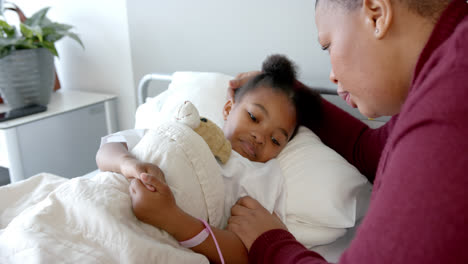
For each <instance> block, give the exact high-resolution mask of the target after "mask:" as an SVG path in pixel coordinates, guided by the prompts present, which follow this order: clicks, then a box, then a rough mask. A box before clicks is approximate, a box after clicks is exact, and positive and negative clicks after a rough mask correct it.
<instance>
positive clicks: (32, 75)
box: [0, 0, 83, 108]
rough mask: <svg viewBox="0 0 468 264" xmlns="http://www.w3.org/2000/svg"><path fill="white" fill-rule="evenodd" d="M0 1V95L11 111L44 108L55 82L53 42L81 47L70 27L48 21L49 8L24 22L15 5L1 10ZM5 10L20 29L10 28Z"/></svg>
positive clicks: (54, 49)
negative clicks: (69, 42)
mask: <svg viewBox="0 0 468 264" xmlns="http://www.w3.org/2000/svg"><path fill="white" fill-rule="evenodd" d="M1 1H2V0H0V94H1V96H2V97H3V99H4V100H5V101H6V103H7V104H8V105H9V106H10V107H11V108H20V107H23V106H25V105H28V104H34V103H35V104H42V105H46V104H47V103H48V102H49V99H50V95H51V93H52V89H53V86H54V81H55V67H54V56H58V53H57V50H56V48H55V42H57V41H58V40H60V39H62V38H63V37H70V38H72V39H74V40H75V41H77V42H78V43H79V44H80V45H81V46H83V43H82V42H81V40H80V38H79V37H78V35H76V34H75V33H73V32H71V31H70V30H71V29H72V26H70V25H67V24H61V23H56V22H52V21H50V20H49V19H48V18H47V17H46V15H47V12H48V11H49V7H46V8H43V9H41V10H39V11H38V12H36V13H35V14H33V15H32V16H31V17H30V18H26V17H25V16H24V14H23V12H22V11H21V10H20V9H19V8H18V7H17V6H16V5H14V4H12V3H7V2H6V3H7V4H9V5H11V7H6V8H5V6H3V4H2V3H1ZM4 10H13V11H15V12H16V13H17V14H18V16H19V18H20V21H21V22H20V25H19V29H18V28H17V27H15V26H13V25H11V24H9V23H8V22H7V21H6V19H5V18H4V16H3V11H4Z"/></svg>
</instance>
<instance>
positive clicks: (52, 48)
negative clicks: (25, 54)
mask: <svg viewBox="0 0 468 264" xmlns="http://www.w3.org/2000/svg"><path fill="white" fill-rule="evenodd" d="M42 46H43V47H44V48H46V49H48V50H49V51H50V52H51V53H52V54H54V55H55V56H57V57H58V56H59V55H58V52H57V49H56V48H55V45H54V43H52V42H48V41H44V42H43V43H42Z"/></svg>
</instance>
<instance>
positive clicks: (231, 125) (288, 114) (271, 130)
mask: <svg viewBox="0 0 468 264" xmlns="http://www.w3.org/2000/svg"><path fill="white" fill-rule="evenodd" d="M223 114H224V120H225V122H224V127H223V130H224V135H225V136H226V138H227V139H228V140H229V141H230V142H231V144H232V148H233V149H234V150H235V151H236V152H238V153H239V154H241V155H242V156H243V157H245V158H247V159H249V160H251V161H257V162H267V161H268V160H270V159H272V158H275V157H276V156H278V154H279V153H280V151H281V150H282V149H283V148H284V147H285V146H286V144H287V143H288V141H289V139H290V138H291V136H292V134H293V132H294V129H295V127H296V109H295V107H294V105H293V104H292V102H291V100H290V99H289V98H288V97H287V96H286V95H285V94H283V93H281V92H276V91H273V90H272V89H270V88H264V87H259V88H257V89H255V90H253V91H251V92H248V93H246V94H245V95H244V96H243V97H242V98H241V99H240V100H238V101H236V102H235V103H234V102H233V101H232V100H229V101H228V102H227V103H226V105H225V106H224V111H223Z"/></svg>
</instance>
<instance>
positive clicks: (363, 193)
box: [136, 72, 371, 247]
mask: <svg viewBox="0 0 468 264" xmlns="http://www.w3.org/2000/svg"><path fill="white" fill-rule="evenodd" d="M232 78H233V77H232V76H228V75H225V74H221V73H206V72H176V73H174V74H173V80H172V82H171V84H170V86H169V88H168V90H167V91H165V92H163V93H161V94H160V95H158V96H156V97H155V98H153V99H149V100H147V103H145V104H143V105H141V106H140V107H139V108H138V110H137V114H136V128H148V127H150V125H149V123H150V122H152V121H151V120H155V118H164V117H165V116H166V115H165V113H173V111H174V107H176V106H177V105H178V104H179V103H181V102H182V101H186V100H189V101H192V102H193V103H194V105H195V106H196V107H197V108H198V110H199V112H200V115H202V116H205V117H207V118H209V119H211V120H213V122H215V123H216V124H217V125H219V126H220V127H222V126H223V123H224V121H223V116H222V108H223V106H224V104H225V102H226V92H227V87H228V82H229V80H231V79H232ZM278 159H279V162H280V166H281V168H282V172H283V175H284V177H285V179H286V184H287V186H286V188H287V201H286V204H287V208H286V213H287V216H286V224H287V225H288V227H289V229H290V230H291V232H292V233H293V234H294V235H295V236H296V238H298V239H299V241H300V242H302V243H304V244H305V245H306V246H307V247H312V246H316V245H319V244H326V243H330V242H332V241H334V240H336V239H337V238H338V237H340V236H342V235H343V234H344V233H345V232H346V228H349V227H352V226H354V224H355V221H356V220H358V219H359V218H361V217H362V216H363V215H364V212H365V209H366V208H367V204H368V199H369V196H370V188H371V186H370V184H369V183H368V182H367V180H366V178H365V177H363V176H362V175H361V174H360V173H359V171H358V170H357V169H356V168H355V167H353V166H352V165H350V164H349V163H348V162H347V161H346V160H345V159H344V158H342V157H341V156H340V155H339V154H337V153H336V152H335V151H334V150H332V149H330V148H328V147H327V146H325V144H323V143H322V142H321V141H320V139H319V138H318V137H317V136H316V135H315V134H314V133H313V132H312V131H310V130H309V129H307V128H305V127H301V128H300V129H299V131H298V133H297V134H296V136H295V137H294V138H293V140H291V142H289V143H288V145H287V146H286V148H285V149H284V150H283V151H282V152H281V153H280V155H279V156H278ZM356 205H358V207H359V208H361V207H362V208H364V209H363V210H362V208H361V210H358V209H359V208H357V206H356ZM357 211H358V213H356V212H357ZM360 211H363V212H360ZM305 230H309V231H310V232H306V231H305Z"/></svg>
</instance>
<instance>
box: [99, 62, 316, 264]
mask: <svg viewBox="0 0 468 264" xmlns="http://www.w3.org/2000/svg"><path fill="white" fill-rule="evenodd" d="M295 80H296V73H295V67H294V65H293V64H292V62H290V61H289V60H288V59H287V58H285V57H283V56H280V55H273V56H270V57H268V58H267V59H266V61H265V62H264V64H263V69H262V73H261V74H260V75H258V76H257V77H255V78H253V79H252V80H251V81H250V82H249V83H247V84H246V85H245V86H244V87H242V88H240V89H237V90H236V94H235V96H234V99H232V100H228V101H227V102H226V104H225V106H224V109H223V115H224V120H225V123H224V127H223V131H224V134H225V136H226V138H227V139H228V140H229V141H230V142H231V145H232V148H233V150H234V151H233V152H232V154H231V157H230V159H229V161H228V162H227V163H226V164H225V165H222V166H221V167H222V174H223V176H224V177H223V178H224V185H225V210H226V212H225V214H227V215H228V216H229V215H230V208H231V207H232V206H233V205H234V204H235V203H236V201H237V200H238V199H239V198H240V197H242V196H245V195H250V196H252V197H254V198H256V199H257V200H259V201H260V202H261V203H262V201H263V203H269V204H263V205H264V206H265V207H266V208H269V209H271V211H272V212H275V213H276V214H277V215H278V216H279V217H280V218H281V219H282V220H283V221H284V207H285V204H284V202H285V193H284V191H283V178H282V175H281V171H280V168H279V165H278V162H277V161H276V160H275V159H274V158H275V157H276V156H277V155H278V154H279V153H280V151H281V150H282V149H283V148H284V147H285V146H286V144H287V142H288V141H289V140H290V139H291V138H292V137H293V136H294V134H295V132H296V129H297V128H298V126H299V125H300V124H303V122H304V119H305V118H303V115H304V113H307V114H308V116H307V120H308V121H311V120H314V116H310V114H311V113H315V116H317V117H318V116H319V111H320V97H319V95H318V94H316V93H314V92H312V91H311V90H303V89H301V88H299V86H297V85H295V83H296V81H295ZM314 99H315V100H314ZM314 101H315V102H316V103H315V104H313V103H311V102H314ZM303 102H307V103H303ZM142 136H143V131H135V130H130V131H124V132H121V133H118V134H113V135H110V136H107V137H105V138H103V144H102V146H101V148H100V150H99V151H98V154H97V163H98V167H99V169H100V170H102V171H104V170H107V171H114V172H119V173H121V174H123V175H125V176H126V177H127V178H129V179H131V178H134V180H132V183H131V185H130V195H131V197H132V206H133V211H134V213H135V215H136V216H137V218H138V219H140V220H141V221H143V222H146V223H148V224H151V225H153V226H155V227H158V228H161V229H163V230H165V231H167V232H168V233H169V234H171V235H172V236H173V237H174V238H175V239H176V240H178V241H190V242H188V243H187V242H186V243H182V244H184V245H188V247H190V248H191V249H192V250H193V251H195V252H198V253H201V254H203V255H205V256H206V257H208V258H209V260H210V261H211V262H221V258H220V255H221V254H219V249H217V245H216V244H219V247H220V251H221V252H222V255H223V256H224V259H225V260H226V262H229V263H247V262H248V259H247V251H246V249H245V247H244V245H243V244H242V242H241V240H240V239H239V238H238V237H237V236H236V235H235V234H234V233H232V232H230V231H228V230H222V229H217V228H214V227H212V231H213V233H214V237H215V238H216V241H217V243H215V240H214V238H213V236H211V235H208V234H209V231H208V230H206V229H205V226H204V223H203V222H201V221H200V220H199V219H197V218H195V217H192V216H191V215H189V214H188V213H186V212H184V211H183V210H181V209H180V208H179V207H178V206H177V204H176V203H175V199H174V196H173V194H172V192H171V190H170V189H169V187H168V186H167V185H166V184H165V183H164V176H163V173H162V172H161V170H160V169H159V168H158V167H157V166H156V165H154V164H151V163H145V162H142V161H138V160H136V159H135V158H134V157H133V156H131V154H130V153H129V152H128V150H127V149H131V148H132V147H133V146H135V145H136V143H137V142H138V141H139V140H140V139H141V137H142ZM122 143H125V144H122ZM149 175H154V176H157V178H158V179H159V180H157V179H156V178H154V177H150V176H149ZM201 231H202V232H201ZM194 237H195V238H194Z"/></svg>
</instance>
